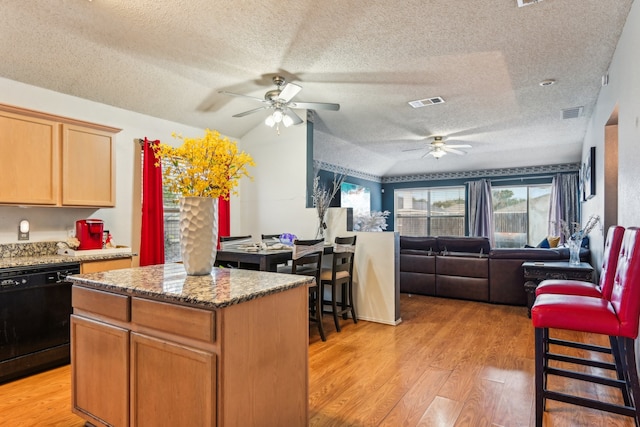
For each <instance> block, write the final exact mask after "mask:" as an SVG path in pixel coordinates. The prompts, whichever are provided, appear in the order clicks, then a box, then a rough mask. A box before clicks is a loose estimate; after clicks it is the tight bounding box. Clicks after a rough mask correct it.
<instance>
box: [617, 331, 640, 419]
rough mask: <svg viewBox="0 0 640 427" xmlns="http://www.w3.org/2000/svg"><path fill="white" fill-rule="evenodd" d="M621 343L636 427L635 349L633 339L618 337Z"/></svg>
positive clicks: (639, 387)
mask: <svg viewBox="0 0 640 427" xmlns="http://www.w3.org/2000/svg"><path fill="white" fill-rule="evenodd" d="M618 340H619V341H620V342H621V345H622V346H623V347H624V356H623V357H624V359H625V360H624V362H625V371H626V372H625V373H626V378H627V385H628V387H629V388H630V390H629V392H630V395H631V396H630V398H631V400H632V405H633V408H634V409H635V412H636V414H635V422H636V427H640V408H639V407H638V403H640V382H639V381H638V369H637V367H636V350H635V340H633V339H631V338H618Z"/></svg>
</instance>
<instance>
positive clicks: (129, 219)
mask: <svg viewBox="0 0 640 427" xmlns="http://www.w3.org/2000/svg"><path fill="white" fill-rule="evenodd" d="M0 103H3V104H9V105H14V106H18V107H23V108H28V109H32V110H37V111H42V112H46V113H50V114H56V115H60V116H66V117H71V118H74V119H79V120H84V121H88V122H94V123H99V124H103V125H107V126H112V127H116V128H121V129H122V131H121V132H120V133H119V134H118V135H117V136H116V207H115V208H107V209H98V210H95V209H84V208H82V209H79V208H51V207H49V208H41V207H28V208H20V207H14V206H0V243H16V242H18V240H17V239H18V234H17V227H18V222H19V221H20V220H21V219H28V220H29V221H30V223H31V230H32V231H31V233H30V234H31V235H30V240H29V241H30V242H38V241H46V240H65V239H66V238H67V232H66V230H67V229H69V228H75V221H76V220H78V219H82V218H87V217H94V218H100V219H103V220H104V221H105V228H106V229H108V230H109V231H110V232H111V234H112V235H113V237H114V240H115V242H116V243H117V244H122V245H127V246H135V245H133V243H134V242H137V241H138V239H139V236H138V234H139V224H138V225H137V226H136V221H139V216H140V215H139V212H140V204H139V197H140V196H139V185H140V183H139V179H138V178H139V174H138V175H137V177H136V178H137V179H134V170H137V169H136V168H138V167H139V165H137V164H134V159H135V158H136V151H135V150H138V149H139V147H138V146H137V144H136V143H134V142H133V140H134V139H135V138H143V137H145V136H146V137H149V138H150V139H160V140H162V141H163V142H171V141H173V138H171V133H172V132H174V131H175V132H178V133H182V134H184V135H185V136H187V135H194V136H195V135H200V134H202V133H203V130H202V129H199V128H194V127H190V126H184V125H181V124H179V123H174V122H170V121H167V120H162V119H158V118H154V117H150V116H146V115H143V114H138V113H134V112H131V111H127V110H123V109H120V108H115V107H112V106H109V105H105V104H100V103H97V102H93V101H88V100H86V99H81V98H76V97H73V96H68V95H64V94H61V93H58V92H53V91H50V90H46V89H42V88H38V87H35V86H30V85H26V84H23V83H19V82H16V81H13V80H8V79H4V78H0ZM214 125H215V124H212V126H214ZM134 213H135V214H134ZM136 250H137V248H136Z"/></svg>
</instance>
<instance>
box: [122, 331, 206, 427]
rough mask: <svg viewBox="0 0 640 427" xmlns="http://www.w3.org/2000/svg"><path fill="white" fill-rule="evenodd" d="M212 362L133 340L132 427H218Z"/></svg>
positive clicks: (184, 350) (163, 343)
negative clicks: (164, 426) (216, 426)
mask: <svg viewBox="0 0 640 427" xmlns="http://www.w3.org/2000/svg"><path fill="white" fill-rule="evenodd" d="M215 362H216V356H215V354H213V353H211V352H209V351H202V350H198V349H196V348H193V347H189V346H186V345H180V344H177V343H174V342H171V341H169V340H167V339H158V338H154V337H152V336H149V335H144V334H137V333H132V334H131V424H130V425H131V426H132V427H147V426H148V427H156V426H162V425H166V426H214V425H216V405H215V401H216V363H215Z"/></svg>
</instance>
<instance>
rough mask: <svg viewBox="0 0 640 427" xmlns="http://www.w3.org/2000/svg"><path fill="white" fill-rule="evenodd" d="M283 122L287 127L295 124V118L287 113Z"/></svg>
mask: <svg viewBox="0 0 640 427" xmlns="http://www.w3.org/2000/svg"><path fill="white" fill-rule="evenodd" d="M282 124H283V125H285V127H289V126H291V125H292V124H293V119H292V118H291V117H290V116H288V115H285V116H284V117H283V118H282Z"/></svg>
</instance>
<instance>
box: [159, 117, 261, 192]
mask: <svg viewBox="0 0 640 427" xmlns="http://www.w3.org/2000/svg"><path fill="white" fill-rule="evenodd" d="M171 136H173V137H174V138H178V139H181V140H182V142H183V143H182V145H181V146H180V147H172V146H171V145H168V144H158V145H156V146H154V147H153V151H154V152H155V154H156V157H157V158H158V159H161V160H163V162H162V167H163V182H164V184H165V186H167V187H168V188H169V189H170V191H172V192H173V193H178V194H182V196H184V197H213V198H217V197H220V196H222V197H223V198H224V199H225V200H229V195H230V194H237V190H236V187H237V185H238V180H239V179H240V178H242V177H243V176H246V177H248V178H249V179H253V178H252V177H251V176H250V175H249V173H248V172H247V167H248V166H255V163H254V162H253V159H252V158H251V156H250V155H249V154H247V153H245V152H244V151H239V150H238V146H237V144H236V142H235V141H231V140H230V139H229V138H226V137H225V138H222V137H221V136H220V133H219V132H218V131H212V130H209V129H206V130H205V135H204V137H201V138H183V137H182V135H177V134H176V133H175V132H174V133H172V134H171ZM156 166H159V163H156Z"/></svg>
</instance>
